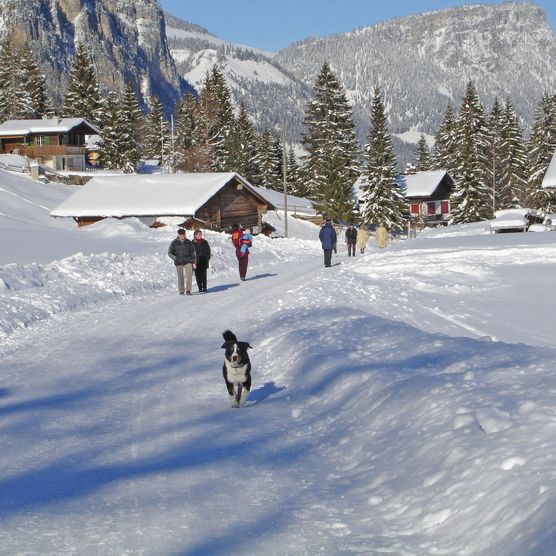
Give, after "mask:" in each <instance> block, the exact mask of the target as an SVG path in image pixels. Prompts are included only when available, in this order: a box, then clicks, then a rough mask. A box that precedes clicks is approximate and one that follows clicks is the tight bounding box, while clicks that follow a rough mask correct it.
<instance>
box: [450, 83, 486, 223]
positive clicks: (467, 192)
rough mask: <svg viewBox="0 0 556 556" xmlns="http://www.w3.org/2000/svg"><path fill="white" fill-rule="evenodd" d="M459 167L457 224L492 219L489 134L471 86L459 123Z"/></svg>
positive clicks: (454, 198) (453, 203)
mask: <svg viewBox="0 0 556 556" xmlns="http://www.w3.org/2000/svg"><path fill="white" fill-rule="evenodd" d="M456 140H457V145H458V150H457V159H456V160H457V166H456V167H455V168H454V169H453V177H454V193H453V194H452V196H451V212H452V220H451V222H452V223H454V224H461V223H466V222H477V221H480V220H486V219H487V218H490V217H492V190H491V188H490V187H488V186H487V185H486V181H487V173H486V166H487V161H486V156H485V150H486V144H487V130H486V119H485V113H484V108H483V105H482V104H481V101H480V100H479V96H478V94H477V89H476V87H475V84H474V83H473V82H472V81H470V82H469V83H468V84H467V88H466V91H465V96H464V97H463V100H462V104H461V109H460V114H459V117H458V119H457V122H456Z"/></svg>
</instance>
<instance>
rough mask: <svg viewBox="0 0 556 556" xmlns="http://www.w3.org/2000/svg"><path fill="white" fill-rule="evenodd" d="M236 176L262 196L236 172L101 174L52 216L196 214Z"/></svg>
mask: <svg viewBox="0 0 556 556" xmlns="http://www.w3.org/2000/svg"><path fill="white" fill-rule="evenodd" d="M234 178H235V179H237V180H238V181H239V182H240V183H241V184H242V185H243V186H245V187H246V188H248V189H249V190H251V191H252V192H253V193H254V194H255V195H256V196H257V197H260V195H259V194H258V193H257V192H256V191H255V188H254V187H253V186H252V185H251V184H249V182H247V181H246V180H244V179H243V178H242V177H241V176H240V175H239V174H236V173H234V172H226V173H224V172H220V173H198V174H193V173H191V174H189V173H184V174H154V175H148V174H147V175H144V174H139V175H138V174H128V175H120V176H99V177H95V178H93V179H92V180H91V181H89V182H88V183H87V184H86V185H85V186H83V188H81V189H79V191H77V192H76V193H74V194H73V195H72V196H71V197H69V198H68V199H66V200H65V201H64V202H63V203H62V204H61V205H59V206H58V207H56V208H55V209H54V210H52V211H51V212H50V215H51V216H60V217H77V218H79V217H97V216H101V217H116V218H122V217H124V216H193V215H194V214H195V212H196V211H197V210H198V209H199V208H201V207H202V206H203V205H204V204H205V203H206V202H207V201H208V200H209V199H210V198H211V197H212V196H213V195H215V194H216V193H218V191H220V190H221V189H222V188H223V187H224V186H225V185H226V184H228V183H229V182H230V180H232V179H234ZM270 208H274V207H273V206H272V207H270Z"/></svg>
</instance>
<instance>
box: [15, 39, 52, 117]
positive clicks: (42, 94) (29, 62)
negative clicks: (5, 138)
mask: <svg viewBox="0 0 556 556" xmlns="http://www.w3.org/2000/svg"><path fill="white" fill-rule="evenodd" d="M19 65H20V66H21V69H22V89H24V90H25V91H26V92H27V94H28V96H29V101H30V110H29V116H28V117H30V118H32V119H39V118H43V117H51V116H53V115H54V110H53V108H52V104H51V102H50V99H49V97H48V89H47V86H46V79H45V77H44V75H43V74H42V73H41V72H40V70H39V66H38V65H37V62H36V60H35V56H34V55H33V52H32V51H31V49H30V48H29V47H28V46H24V47H23V48H22V49H21V51H20V53H19Z"/></svg>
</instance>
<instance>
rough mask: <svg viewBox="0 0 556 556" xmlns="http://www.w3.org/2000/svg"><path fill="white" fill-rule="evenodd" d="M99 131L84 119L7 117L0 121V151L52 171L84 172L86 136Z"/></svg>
mask: <svg viewBox="0 0 556 556" xmlns="http://www.w3.org/2000/svg"><path fill="white" fill-rule="evenodd" d="M98 133H99V130H98V129H97V128H96V127H95V126H94V125H92V124H90V123H89V122H87V120H84V119H83V118H48V119H47V118H45V119H42V120H8V121H6V122H4V123H2V124H0V154H7V153H9V154H20V155H23V156H26V157H28V158H32V159H35V160H37V161H38V162H39V163H40V164H43V165H45V166H48V167H50V168H52V169H53V170H68V171H72V170H73V171H83V170H85V167H86V138H87V136H89V135H94V134H98Z"/></svg>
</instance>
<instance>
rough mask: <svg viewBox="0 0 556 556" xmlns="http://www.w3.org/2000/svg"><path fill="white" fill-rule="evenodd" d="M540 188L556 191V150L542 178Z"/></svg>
mask: <svg viewBox="0 0 556 556" xmlns="http://www.w3.org/2000/svg"><path fill="white" fill-rule="evenodd" d="M542 188H543V189H545V190H547V191H552V192H556V151H555V152H554V154H553V155H552V160H551V161H550V164H549V165H548V169H547V170H546V173H545V175H544V178H543V180H542Z"/></svg>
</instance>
